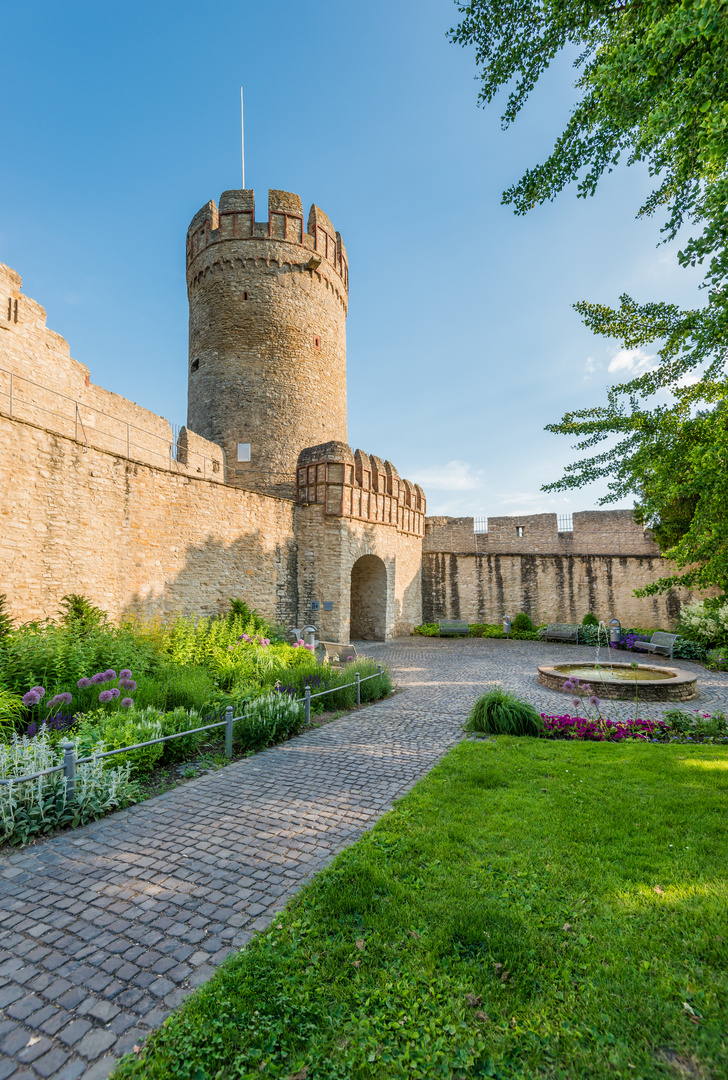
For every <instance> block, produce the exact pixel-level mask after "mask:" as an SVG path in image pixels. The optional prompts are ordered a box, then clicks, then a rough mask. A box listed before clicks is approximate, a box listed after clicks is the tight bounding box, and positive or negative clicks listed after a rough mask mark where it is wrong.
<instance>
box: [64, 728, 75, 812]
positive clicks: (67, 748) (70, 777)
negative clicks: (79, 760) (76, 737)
mask: <svg viewBox="0 0 728 1080" xmlns="http://www.w3.org/2000/svg"><path fill="white" fill-rule="evenodd" d="M63 775H64V776H65V778H66V798H67V799H75V797H76V747H75V746H74V744H73V743H72V742H64V743H63Z"/></svg>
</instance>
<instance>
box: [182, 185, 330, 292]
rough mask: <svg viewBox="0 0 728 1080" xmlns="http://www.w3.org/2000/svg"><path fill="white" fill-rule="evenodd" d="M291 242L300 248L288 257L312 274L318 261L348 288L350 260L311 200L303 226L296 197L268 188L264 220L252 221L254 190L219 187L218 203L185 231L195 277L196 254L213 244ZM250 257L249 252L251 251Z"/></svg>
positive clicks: (234, 245)
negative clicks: (220, 192) (222, 189)
mask: <svg viewBox="0 0 728 1080" xmlns="http://www.w3.org/2000/svg"><path fill="white" fill-rule="evenodd" d="M266 241H268V242H270V241H275V242H277V243H279V244H292V245H295V246H296V247H298V248H299V249H300V250H299V251H298V252H297V253H296V254H295V255H293V256H292V257H291V258H290V259H287V260H286V261H289V262H291V263H293V264H298V267H299V268H300V269H301V270H308V271H309V272H310V273H311V274H313V273H319V274H321V273H322V270H321V267H322V264H324V265H328V266H329V267H331V268H332V269H333V270H334V271H335V272H336V274H337V275H338V277H339V278H340V280H341V283H342V284H343V287H344V290H345V292H347V293H348V290H349V263H348V259H347V257H346V248H345V247H344V242H343V240H342V239H341V234H340V233H338V232H336V230H335V229H334V226H333V225H332V224H331V221H330V220H329V218H328V217H327V216H326V214H325V213H324V212H323V210H321V209H320V208H319V207H318V206H316V205H315V204H313V205H312V206H311V209H310V210H309V213H308V222H307V223H306V224H304V216H303V205H302V203H301V200H300V198H299V196H298V195H295V194H293V192H290V191H279V190H277V189H276V188H271V189H270V190H269V191H268V220H267V221H256V220H255V192H254V191H253V190H252V189H247V190H239V191H236V190H232V191H223V193H222V195H221V196H220V204H219V206H218V205H217V204H216V203H215V201H214V200H213V199H211V200H210V202H208V203H205V205H204V206H203V207H202V208H201V209H200V210H198V211H197V213H196V214H195V216H194V217H193V219H192V221H191V223H190V227H189V229H188V230H187V269H188V272H191V273H192V274H193V275H194V270H195V267H194V263H195V260H197V258H198V256H199V255H200V254H201V253H202V252H204V251H206V250H208V249H209V248H210V247H211V246H213V245H222V246H223V247H227V248H239V247H240V246H241V245H244V246H245V247H246V248H255V247H257V246H259V245H261V244H262V243H264V242H266ZM250 255H254V253H253V252H250Z"/></svg>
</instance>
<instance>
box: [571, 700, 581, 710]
mask: <svg viewBox="0 0 728 1080" xmlns="http://www.w3.org/2000/svg"><path fill="white" fill-rule="evenodd" d="M571 703H572V705H573V706H574V708H575V709H578V708H579V705H580V704H581V702H580V701H579V698H578V697H575V698H572V699H571Z"/></svg>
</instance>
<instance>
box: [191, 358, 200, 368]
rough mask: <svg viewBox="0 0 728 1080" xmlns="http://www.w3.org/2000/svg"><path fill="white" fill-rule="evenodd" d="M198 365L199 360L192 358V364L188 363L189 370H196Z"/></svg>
mask: <svg viewBox="0 0 728 1080" xmlns="http://www.w3.org/2000/svg"><path fill="white" fill-rule="evenodd" d="M199 366H200V361H199V360H193V361H192V364H191V365H190V370H191V371H197V370H198V368H199Z"/></svg>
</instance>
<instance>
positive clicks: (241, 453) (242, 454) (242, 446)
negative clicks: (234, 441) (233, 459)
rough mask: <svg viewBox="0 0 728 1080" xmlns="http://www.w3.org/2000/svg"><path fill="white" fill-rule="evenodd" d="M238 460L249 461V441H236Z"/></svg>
mask: <svg viewBox="0 0 728 1080" xmlns="http://www.w3.org/2000/svg"><path fill="white" fill-rule="evenodd" d="M238 461H250V443H249V442H239V443H238Z"/></svg>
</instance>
